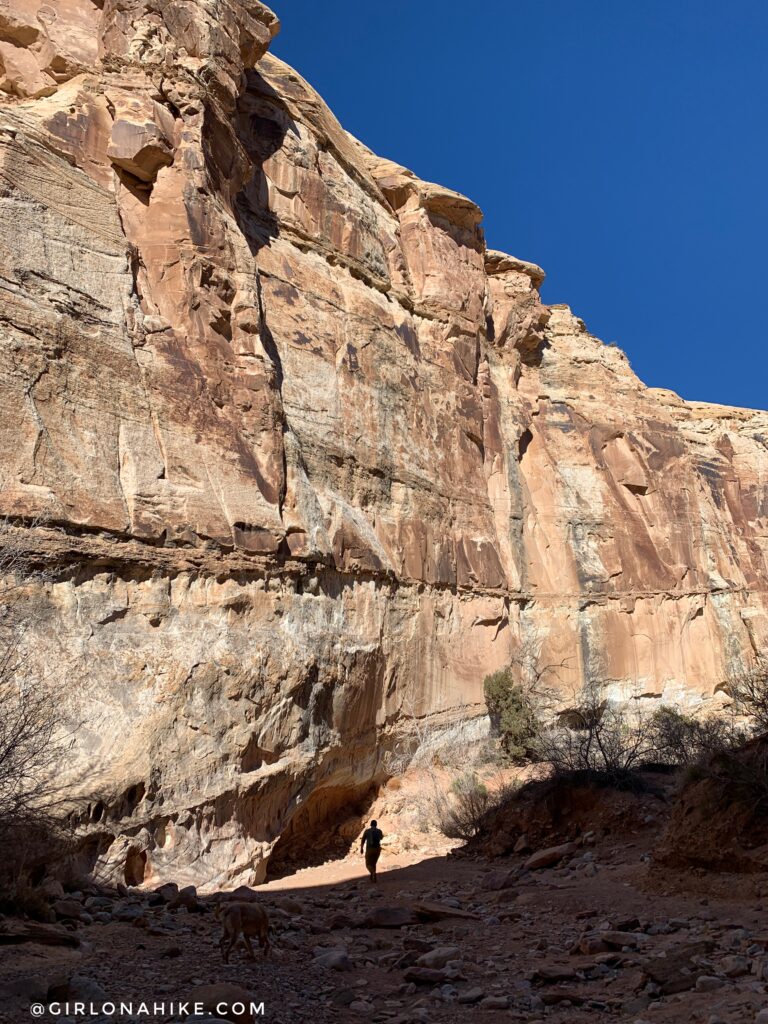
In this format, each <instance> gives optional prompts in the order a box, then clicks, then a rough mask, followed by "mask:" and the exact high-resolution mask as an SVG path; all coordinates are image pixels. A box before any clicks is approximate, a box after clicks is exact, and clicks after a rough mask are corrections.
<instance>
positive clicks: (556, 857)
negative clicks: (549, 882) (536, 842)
mask: <svg viewBox="0 0 768 1024" xmlns="http://www.w3.org/2000/svg"><path fill="white" fill-rule="evenodd" d="M577 849H578V846H577V844H576V843H561V844H560V845H559V846H549V847H547V848H546V849H545V850H537V851H536V853H534V854H531V856H530V857H529V858H528V860H526V862H525V863H524V864H523V868H524V869H525V870H526V871H540V870H541V869H542V868H551V867H553V866H554V865H555V864H559V863H560V861H561V860H563V858H564V857H570V855H571V854H572V853H575V852H576V850H577Z"/></svg>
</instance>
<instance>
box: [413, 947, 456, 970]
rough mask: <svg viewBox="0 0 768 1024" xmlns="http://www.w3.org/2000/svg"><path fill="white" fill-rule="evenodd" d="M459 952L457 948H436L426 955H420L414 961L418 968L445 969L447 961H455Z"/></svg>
mask: <svg viewBox="0 0 768 1024" xmlns="http://www.w3.org/2000/svg"><path fill="white" fill-rule="evenodd" d="M460 952H461V950H460V949H459V947H458V946H438V947H437V948H436V949H431V950H430V951H429V952H428V953H422V954H421V956H420V957H419V958H418V960H417V961H416V964H417V966H419V967H445V965H446V964H447V963H448V961H449V960H455V959H456V957H458V956H459V954H460Z"/></svg>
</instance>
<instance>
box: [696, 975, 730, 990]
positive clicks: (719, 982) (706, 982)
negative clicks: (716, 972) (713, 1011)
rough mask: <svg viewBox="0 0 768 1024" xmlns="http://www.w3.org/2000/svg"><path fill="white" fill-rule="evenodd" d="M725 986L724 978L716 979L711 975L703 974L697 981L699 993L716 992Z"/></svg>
mask: <svg viewBox="0 0 768 1024" xmlns="http://www.w3.org/2000/svg"><path fill="white" fill-rule="evenodd" d="M724 985H725V982H724V981H723V979H722V978H716V977H714V976H713V975H709V974H702V975H700V976H699V977H698V978H697V979H696V991H697V992H715V991H717V989H719V988H722V987H723V986H724Z"/></svg>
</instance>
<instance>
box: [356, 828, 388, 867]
mask: <svg viewBox="0 0 768 1024" xmlns="http://www.w3.org/2000/svg"><path fill="white" fill-rule="evenodd" d="M383 838H384V833H383V832H382V831H381V829H380V828H379V827H378V826H377V824H376V822H375V821H372V822H371V825H370V828H367V829H366V830H365V832H363V838H362V840H361V842H360V853H362V852H363V850H365V866H366V868H367V869H368V874H369V875H370V876H371V881H372V882H375V881H376V862H377V861H378V859H379V855H380V854H381V840H382V839H383Z"/></svg>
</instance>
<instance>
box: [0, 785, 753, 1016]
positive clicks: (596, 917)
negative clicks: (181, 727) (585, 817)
mask: <svg viewBox="0 0 768 1024" xmlns="http://www.w3.org/2000/svg"><path fill="white" fill-rule="evenodd" d="M628 801H629V803H630V804H632V807H631V813H630V814H628V815H627V816H626V819H625V822H624V827H622V828H618V829H617V828H611V829H610V830H609V829H608V828H606V827H604V826H605V822H602V823H601V822H598V823H596V828H595V829H594V831H593V832H592V833H591V834H590V832H588V831H587V832H585V833H584V834H583V835H582V836H581V837H580V842H579V844H578V846H577V849H576V850H575V851H574V852H573V853H572V854H571V855H570V856H569V858H567V859H564V860H562V861H560V862H559V863H558V864H556V865H554V866H552V867H549V868H545V869H541V870H528V871H526V870H524V869H523V867H522V865H523V863H524V861H525V859H526V857H525V856H523V855H520V856H512V857H508V858H499V859H495V860H484V859H482V858H469V857H464V856H461V854H460V853H450V852H449V846H450V845H451V844H449V843H447V842H446V841H444V840H442V839H440V838H439V837H436V836H434V835H433V836H426V837H425V836H422V837H421V844H420V845H416V844H414V845H413V847H412V848H410V849H403V844H402V843H398V844H397V845H396V847H395V849H396V852H385V854H384V855H383V857H382V861H381V871H380V876H379V882H378V884H377V885H376V886H373V885H371V884H370V882H369V881H368V880H367V878H365V877H363V876H364V867H363V862H362V859H361V858H360V856H359V854H358V852H357V850H356V849H354V850H353V851H352V852H351V853H350V854H348V855H347V856H346V857H345V858H343V859H340V860H336V861H332V862H328V863H326V864H323V865H320V866H317V867H311V868H306V869H303V870H300V871H298V872H296V873H294V874H292V875H289V876H287V877H284V878H281V879H277V880H274V881H272V882H269V883H268V884H267V885H265V886H262V887H259V888H258V889H257V890H256V893H257V895H258V898H259V899H260V900H261V901H262V902H263V904H264V905H266V906H267V907H268V908H269V912H270V916H271V919H272V922H273V949H272V955H271V956H270V958H269V959H267V960H263V959H262V958H261V957H259V956H258V955H257V960H256V961H255V962H251V961H250V960H249V959H248V958H247V957H246V955H245V951H244V950H243V948H242V947H239V948H238V949H236V950H235V952H234V953H233V955H232V958H231V962H230V963H229V964H228V965H227V964H224V963H223V962H222V957H221V954H220V952H219V948H218V941H219V937H220V934H221V928H220V925H219V923H218V921H217V919H216V917H215V914H214V913H213V910H212V906H213V898H208V897H203V898H201V900H200V902H199V904H198V907H197V909H195V910H193V911H190V910H188V909H184V908H179V909H175V910H172V909H169V906H168V905H167V904H166V903H162V902H160V901H159V898H158V897H157V896H154V897H153V896H152V894H151V892H148V891H147V892H145V891H139V890H124V891H123V892H122V894H118V893H103V892H102V893H99V894H96V893H95V892H91V893H89V892H87V891H84V892H82V893H80V894H72V893H68V894H67V896H66V900H68V901H73V900H74V901H75V903H80V904H81V905H82V908H83V911H84V913H85V914H86V915H87V916H86V919H85V920H86V923H83V921H82V918H81V920H79V921H78V920H76V919H72V920H71V921H70V924H69V927H68V928H67V929H66V932H65V926H64V924H59V925H56V926H50V927H52V928H54V929H59V930H60V931H61V932H62V933H65V934H66V935H67V936H69V937H70V938H72V937H74V938H75V939H76V940H78V942H79V945H77V946H76V947H72V948H66V947H60V946H55V945H43V944H39V943H34V942H26V941H25V942H22V943H9V942H8V936H9V935H11V934H12V933H14V932H18V931H23V930H24V928H25V927H26V926H25V925H24V924H23V923H22V922H18V921H12V920H10V919H6V920H5V921H2V920H0V942H2V943H3V944H2V945H0V951H1V952H0V993H1V994H2V995H1V996H0V1020H2V1021H12V1022H17V1021H27V1020H30V1019H31V1017H30V1010H29V1006H30V1002H31V1001H35V1000H37V1001H40V999H45V998H47V999H50V998H51V993H53V994H56V993H58V998H59V1001H60V1002H64V1001H65V1000H66V999H67V998H68V999H69V1000H70V1005H71V1006H72V1005H74V1002H75V1001H76V1000H78V999H79V1000H81V1001H85V1002H86V1003H88V1002H89V1001H93V1002H94V1003H96V1004H99V1003H101V1002H119V1001H120V1000H123V1001H125V1002H129V1003H130V1002H133V1004H134V1013H133V1015H132V1016H131V1015H130V1014H125V1015H123V1016H118V1017H99V1016H96V1017H93V1016H89V1017H88V1018H87V1019H88V1020H121V1021H128V1020H133V1021H137V1022H142V1024H143V1022H145V1021H147V1022H149V1021H158V1022H159V1021H169V1020H176V1019H178V1015H177V1012H176V1010H175V1008H174V1006H175V1004H178V1002H180V1001H184V1000H191V1001H196V1000H199V999H200V998H201V997H202V998H209V999H210V998H214V997H216V998H221V997H223V998H242V999H250V1000H253V1001H254V1002H255V1003H257V1004H258V1003H260V1002H263V1004H264V1013H263V1016H257V1017H256V1018H254V1019H256V1020H265V1021H268V1022H270V1024H289V1022H305V1021H306V1022H311V1024H321V1022H326V1021H327V1022H331V1021H364V1020H365V1021H370V1020H372V1021H377V1022H379V1021H380V1022H388V1024H407V1022H414V1024H416V1022H422V1021H436V1022H438V1021H459V1020H461V1021H465V1020H466V1021H470V1022H476V1024H496V1022H502V1021H525V1022H527V1024H535V1022H540V1024H544V1022H547V1024H550V1022H551V1024H566V1022H567V1024H581V1022H586V1021H598V1020H615V1021H621V1022H633V1024H673V1022H682V1021H685V1022H688V1024H752V1022H754V1021H759V1022H762V1021H763V1020H768V1014H766V1015H765V1016H763V1015H762V1014H761V1011H763V1010H764V1009H765V1008H768V989H767V988H766V977H768V878H765V877H763V876H758V875H750V876H744V875H738V876H737V875H723V874H717V875H714V874H709V873H704V872H701V873H698V872H695V871H694V872H690V871H687V872H679V873H678V872H674V871H670V870H669V869H665V868H663V867H661V866H659V865H658V864H657V863H656V862H655V861H654V859H653V857H652V850H653V847H654V845H655V842H656V840H657V837H658V833H659V828H660V826H661V825H662V824H663V818H664V814H665V810H664V804H663V801H660V800H659V799H657V798H653V797H650V796H648V797H640V798H638V797H632V798H629V797H628ZM382 825H383V826H387V821H386V820H385V819H382ZM390 831H392V829H391V824H390ZM404 845H405V846H409V847H410V846H411V843H410V842H408V843H405V844H404ZM763 893H765V901H764V898H763ZM153 904H154V905H153ZM76 910H77V908H75V913H76ZM453 915H456V916H453ZM97 917H98V919H96V918H97ZM89 918H90V919H91V920H90V921H89ZM3 936H5V938H4V937H3ZM222 985H225V986H236V987H237V988H236V990H230V989H226V988H225V989H222V988H218V987H217V988H215V989H213V990H212V993H211V991H210V990H208V991H206V987H207V986H222ZM44 994H47V995H44ZM142 1001H143V1002H145V1003H150V1004H151V1003H155V1002H157V1003H164V1004H165V1007H166V1009H165V1010H164V1011H163V1012H161V1013H158V1014H152V1013H149V1014H142V1013H141V1012H139V1004H140V1003H141V1002H142ZM171 1004H174V1006H172V1005H171ZM169 1010H170V1012H169ZM44 1019H53V1018H52V1017H51V1016H50V1014H48V1015H46V1016H45V1018H44ZM58 1019H59V1020H60V1021H61V1020H68V1021H77V1020H82V1019H86V1018H83V1017H78V1016H76V1015H73V1014H72V1013H70V1014H69V1015H63V1014H62V1015H60V1016H59V1017H58ZM206 1019H207V1020H214V1019H216V1017H215V1015H210V1014H209V1015H208V1016H207V1017H206ZM232 1019H237V1020H240V1021H246V1020H250V1019H251V1018H250V1017H249V1016H242V1017H239V1018H238V1017H237V1016H236V1015H235V1017H233V1018H232Z"/></svg>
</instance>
